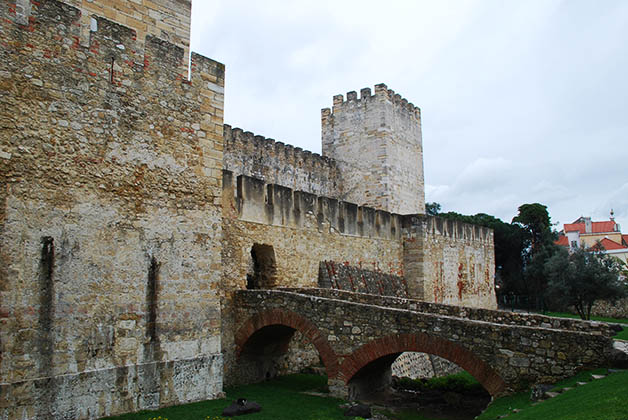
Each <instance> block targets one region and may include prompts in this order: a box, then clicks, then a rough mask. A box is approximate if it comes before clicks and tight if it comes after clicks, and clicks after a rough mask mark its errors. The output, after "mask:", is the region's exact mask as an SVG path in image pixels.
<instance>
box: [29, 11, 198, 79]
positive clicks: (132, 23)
mask: <svg viewBox="0 0 628 420" xmlns="http://www.w3.org/2000/svg"><path fill="white" fill-rule="evenodd" d="M20 3H24V4H28V3H29V1H28V0H21V1H18V5H19V4H20ZM65 3H67V4H70V5H72V6H74V7H76V8H77V9H79V10H80V11H81V16H80V18H79V21H78V22H79V24H80V28H81V33H80V40H81V44H83V45H85V46H87V45H88V44H89V37H90V33H91V32H92V31H93V29H95V28H94V24H93V22H92V19H91V18H92V17H93V16H101V17H104V18H107V19H109V20H110V21H113V22H117V23H119V24H121V25H124V26H126V27H128V28H130V29H132V30H134V31H135V33H136V38H137V41H138V43H139V44H140V45H143V43H144V39H146V35H153V36H155V37H157V38H160V39H163V40H165V41H168V42H170V43H172V44H174V45H176V46H178V47H181V48H183V49H184V51H185V53H184V57H185V60H182V62H181V63H178V65H179V66H180V68H181V71H182V72H185V73H187V57H188V56H189V55H188V52H189V48H190V25H191V13H192V0H158V1H147V0H135V1H124V0H107V1H94V0H65ZM96 29H97V26H96Z"/></svg>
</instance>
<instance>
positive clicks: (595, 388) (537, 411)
mask: <svg viewBox="0 0 628 420" xmlns="http://www.w3.org/2000/svg"><path fill="white" fill-rule="evenodd" d="M605 372H606V370H604V369H598V370H596V371H593V372H581V373H579V374H578V375H577V376H575V377H573V378H570V379H567V380H565V381H562V382H560V383H558V384H556V386H555V388H554V389H555V390H560V389H562V388H564V387H573V386H575V385H576V382H588V383H587V384H586V385H583V386H578V387H575V388H574V389H571V390H568V391H565V392H564V393H563V394H560V395H559V396H557V397H554V398H551V399H548V400H545V401H543V402H541V403H539V404H537V405H532V403H531V401H530V398H529V395H530V394H529V392H524V393H519V394H516V395H511V396H508V397H503V398H498V399H496V400H495V401H493V402H492V403H491V404H490V405H489V407H488V408H487V409H486V410H485V411H484V413H482V414H481V415H480V416H479V417H477V419H478V420H494V419H497V418H499V417H501V416H503V415H508V417H507V418H508V420H628V398H626V395H628V371H623V372H617V373H612V374H610V375H609V376H607V377H606V378H604V379H597V380H591V373H597V374H600V373H605ZM514 409H517V410H520V411H519V412H517V413H515V412H513V410H514Z"/></svg>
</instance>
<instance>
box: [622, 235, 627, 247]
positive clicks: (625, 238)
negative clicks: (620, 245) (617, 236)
mask: <svg viewBox="0 0 628 420" xmlns="http://www.w3.org/2000/svg"><path fill="white" fill-rule="evenodd" d="M621 238H622V239H623V240H624V245H626V246H628V235H621Z"/></svg>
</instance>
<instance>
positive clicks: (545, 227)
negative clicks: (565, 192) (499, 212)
mask: <svg viewBox="0 0 628 420" xmlns="http://www.w3.org/2000/svg"><path fill="white" fill-rule="evenodd" d="M550 220H551V218H550V216H549V213H548V212H547V206H544V205H543V204H539V203H533V204H522V205H520V206H519V214H517V215H516V216H515V217H514V218H513V219H512V223H516V224H518V225H519V226H521V227H522V228H523V229H525V230H526V231H527V232H528V234H529V235H530V240H531V244H530V246H531V248H532V250H533V253H534V251H535V250H536V249H538V248H539V247H542V246H545V245H546V244H547V243H548V242H551V241H552V239H553V235H552V224H551V221H550Z"/></svg>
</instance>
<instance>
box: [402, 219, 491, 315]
mask: <svg viewBox="0 0 628 420" xmlns="http://www.w3.org/2000/svg"><path fill="white" fill-rule="evenodd" d="M410 224H411V228H410V233H409V235H408V238H406V239H405V241H404V267H405V274H406V280H407V281H408V287H409V288H410V295H411V296H413V297H417V298H420V299H424V300H426V301H428V302H436V303H448V304H455V305H462V306H469V307H474V308H487V309H496V308H497V301H496V297H495V285H494V276H495V253H494V247H493V231H492V230H491V229H488V228H484V227H480V226H473V225H468V224H464V223H459V222H456V221H451V220H443V219H440V218H438V217H427V216H423V217H413V218H412V221H411V222H410Z"/></svg>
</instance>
